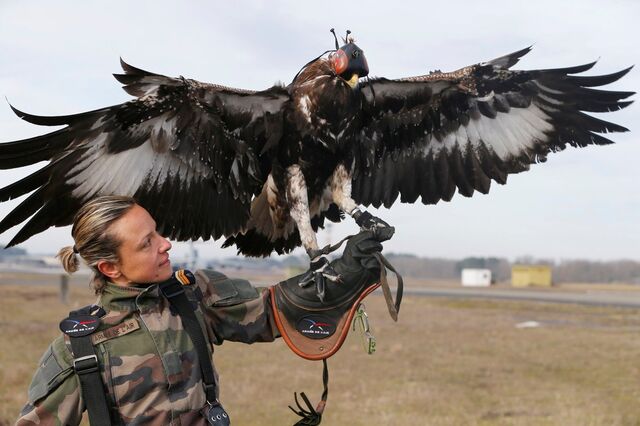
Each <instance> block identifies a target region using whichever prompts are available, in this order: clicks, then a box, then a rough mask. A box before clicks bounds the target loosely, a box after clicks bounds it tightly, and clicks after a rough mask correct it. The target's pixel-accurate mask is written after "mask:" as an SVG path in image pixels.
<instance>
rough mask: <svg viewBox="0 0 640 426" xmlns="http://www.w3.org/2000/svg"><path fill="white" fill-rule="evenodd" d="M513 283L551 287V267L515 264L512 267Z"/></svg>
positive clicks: (515, 285)
mask: <svg viewBox="0 0 640 426" xmlns="http://www.w3.org/2000/svg"><path fill="white" fill-rule="evenodd" d="M511 285H512V286H513V287H528V286H532V285H535V286H542V287H551V286H552V285H553V283H552V281H551V267H550V266H546V265H513V266H512V267H511Z"/></svg>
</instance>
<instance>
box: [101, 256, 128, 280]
mask: <svg viewBox="0 0 640 426" xmlns="http://www.w3.org/2000/svg"><path fill="white" fill-rule="evenodd" d="M96 267H97V268H98V271H100V273H101V274H102V275H104V276H105V277H107V278H109V279H111V280H112V281H117V280H118V279H119V278H120V277H122V272H121V271H120V266H119V265H118V264H117V263H114V262H109V261H108V260H100V261H98V264H97V265H96Z"/></svg>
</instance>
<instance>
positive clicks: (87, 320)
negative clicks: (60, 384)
mask: <svg viewBox="0 0 640 426" xmlns="http://www.w3.org/2000/svg"><path fill="white" fill-rule="evenodd" d="M100 309H101V308H100ZM96 310H98V308H97V307H96ZM102 312H104V311H102ZM92 313H94V315H91V314H92ZM96 314H97V315H99V314H100V312H99V310H98V311H97V312H94V311H93V310H91V309H88V308H86V309H85V308H83V309H80V310H77V311H72V312H70V313H69V316H68V317H67V318H66V319H64V320H62V322H61V323H60V330H62V332H63V333H65V334H66V335H68V336H69V340H70V341H71V349H72V351H73V369H74V370H75V372H76V374H77V375H78V379H79V380H80V390H81V392H82V397H83V398H84V402H85V405H86V407H87V411H88V412H89V423H90V424H91V426H109V425H110V424H111V419H110V417H109V406H108V405H107V397H106V392H105V389H104V386H103V383H102V376H101V375H100V367H99V365H98V357H97V356H96V352H95V349H94V347H93V343H92V342H91V334H92V333H93V332H94V331H95V330H96V329H97V328H98V325H99V324H100V318H99V317H98V316H97V315H96Z"/></svg>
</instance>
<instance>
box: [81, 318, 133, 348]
mask: <svg viewBox="0 0 640 426" xmlns="http://www.w3.org/2000/svg"><path fill="white" fill-rule="evenodd" d="M139 328H140V324H139V323H138V320H137V319H135V318H130V319H128V320H126V321H125V322H123V323H122V324H118V325H115V326H113V327H111V328H107V329H106V330H102V331H100V332H98V333H96V334H94V335H93V336H91V341H92V342H93V344H94V345H97V344H98V343H102V342H104V341H106V340H109V339H113V338H114V337H118V336H124V335H125V334H129V333H131V332H132V331H136V330H137V329H139Z"/></svg>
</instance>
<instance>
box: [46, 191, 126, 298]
mask: <svg viewBox="0 0 640 426" xmlns="http://www.w3.org/2000/svg"><path fill="white" fill-rule="evenodd" d="M135 205H136V202H135V200H134V199H133V198H131V197H123V196H117V195H109V196H103V197H98V198H94V199H93V200H91V201H89V202H88V203H86V204H85V205H83V206H82V207H81V208H80V210H78V212H77V213H76V215H75V217H74V219H73V227H72V228H71V236H72V237H73V240H74V242H75V245H74V246H67V247H63V248H62V249H60V251H59V252H58V255H57V257H58V259H60V262H61V263H62V267H63V268H64V270H65V271H67V273H68V274H72V273H74V272H76V271H77V270H78V267H79V266H80V261H79V259H78V256H77V255H78V254H79V255H80V257H81V258H82V260H84V262H85V263H86V264H87V265H88V266H89V267H90V268H91V269H92V270H93V279H92V287H93V289H94V291H95V292H96V294H99V293H102V291H103V290H104V286H105V284H106V281H107V280H106V277H105V276H104V275H103V274H102V273H101V272H100V271H99V270H98V262H99V261H101V260H106V261H108V262H118V261H119V258H118V248H119V247H120V244H121V243H122V241H120V240H119V239H118V238H116V237H115V236H114V235H113V233H111V232H109V227H110V226H111V224H112V223H113V222H115V221H116V220H118V219H120V218H121V217H122V216H123V215H124V214H125V213H126V212H128V211H129V210H130V209H131V208H132V207H133V206H135Z"/></svg>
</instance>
